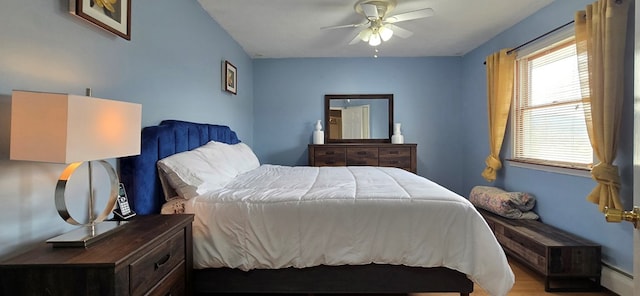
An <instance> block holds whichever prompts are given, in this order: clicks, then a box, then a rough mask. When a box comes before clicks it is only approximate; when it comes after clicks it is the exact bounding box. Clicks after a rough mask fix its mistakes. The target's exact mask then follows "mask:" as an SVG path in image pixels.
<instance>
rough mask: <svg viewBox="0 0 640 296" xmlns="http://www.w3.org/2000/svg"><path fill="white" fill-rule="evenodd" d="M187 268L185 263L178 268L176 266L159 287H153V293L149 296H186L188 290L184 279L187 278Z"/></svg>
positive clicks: (148, 294) (161, 281) (148, 295)
mask: <svg viewBox="0 0 640 296" xmlns="http://www.w3.org/2000/svg"><path fill="white" fill-rule="evenodd" d="M185 276H186V275H185V266H184V261H183V262H180V264H179V265H178V266H176V267H175V268H174V269H173V270H172V271H171V272H170V273H169V274H168V275H167V276H165V277H164V278H163V279H162V280H160V283H158V285H157V286H155V287H153V289H152V290H151V291H149V292H148V293H147V294H145V295H147V296H155V295H158V296H164V295H171V296H178V295H186V290H185V286H184V278H185Z"/></svg>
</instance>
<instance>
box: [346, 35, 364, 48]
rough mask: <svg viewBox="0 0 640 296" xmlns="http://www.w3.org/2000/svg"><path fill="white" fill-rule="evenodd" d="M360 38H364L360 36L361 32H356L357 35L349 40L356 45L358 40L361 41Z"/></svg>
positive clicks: (350, 43)
mask: <svg viewBox="0 0 640 296" xmlns="http://www.w3.org/2000/svg"><path fill="white" fill-rule="evenodd" d="M360 40H362V39H361V38H360V33H358V34H356V37H353V39H352V40H351V41H350V42H349V45H354V44H356V43H358V42H360Z"/></svg>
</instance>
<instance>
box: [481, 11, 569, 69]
mask: <svg viewBox="0 0 640 296" xmlns="http://www.w3.org/2000/svg"><path fill="white" fill-rule="evenodd" d="M574 22H575V21H570V22H568V23H566V24H564V25H562V26H559V27H557V28H555V29H553V30H551V31H549V32H547V33H544V34H542V35H540V36H538V37H536V38H533V39H531V40H529V41H527V42H525V43H522V44H520V45H518V46H516V47H515V48H513V49H511V50H509V51H507V54H511V53H512V52H514V51H517V50H518V49H520V48H523V47H525V46H527V45H529V44H531V43H533V42H536V41H538V40H540V39H541V38H544V37H546V36H547V35H549V34H551V33H553V32H555V31H558V30H560V29H562V28H564V27H566V26H568V25H571V24H573V23H574ZM484 64H485V65H486V64H487V62H486V61H485V62H484Z"/></svg>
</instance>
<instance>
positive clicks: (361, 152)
mask: <svg viewBox="0 0 640 296" xmlns="http://www.w3.org/2000/svg"><path fill="white" fill-rule="evenodd" d="M347 165H368V166H377V165H378V148H375V147H371V148H369V147H367V148H351V147H349V148H347Z"/></svg>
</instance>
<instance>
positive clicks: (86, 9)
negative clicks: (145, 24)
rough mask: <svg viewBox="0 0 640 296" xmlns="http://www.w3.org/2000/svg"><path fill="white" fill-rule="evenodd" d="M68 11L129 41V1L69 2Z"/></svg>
mask: <svg viewBox="0 0 640 296" xmlns="http://www.w3.org/2000/svg"><path fill="white" fill-rule="evenodd" d="M69 11H70V12H71V13H72V14H75V15H77V16H78V17H80V18H83V19H85V20H87V21H89V22H91V23H93V24H94V25H96V26H98V27H100V28H103V29H105V30H107V31H109V32H111V33H113V34H116V35H118V36H120V37H122V38H124V39H127V40H131V0H69Z"/></svg>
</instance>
